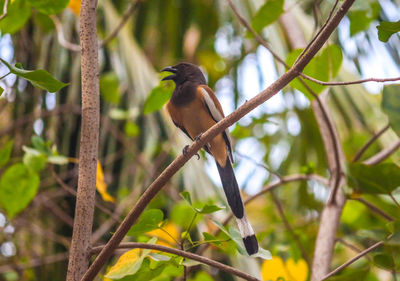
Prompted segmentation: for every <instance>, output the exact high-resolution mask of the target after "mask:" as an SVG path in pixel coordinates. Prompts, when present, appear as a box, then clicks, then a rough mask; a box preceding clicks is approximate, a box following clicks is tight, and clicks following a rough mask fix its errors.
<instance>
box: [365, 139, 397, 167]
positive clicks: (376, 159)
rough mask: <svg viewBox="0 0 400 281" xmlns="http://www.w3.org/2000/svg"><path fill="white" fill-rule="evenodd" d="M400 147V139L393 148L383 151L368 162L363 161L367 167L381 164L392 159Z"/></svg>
mask: <svg viewBox="0 0 400 281" xmlns="http://www.w3.org/2000/svg"><path fill="white" fill-rule="evenodd" d="M399 147H400V139H399V140H397V141H396V142H394V143H393V144H392V145H391V146H389V147H388V148H386V149H384V150H382V151H381V152H379V153H377V154H375V155H374V156H372V157H371V158H368V159H367V160H365V161H363V163H364V164H366V165H376V164H378V163H381V162H382V161H383V160H385V159H386V158H388V157H390V156H391V155H392V154H393V153H394V152H396V150H397V149H398V148H399Z"/></svg>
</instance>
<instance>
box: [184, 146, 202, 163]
mask: <svg viewBox="0 0 400 281" xmlns="http://www.w3.org/2000/svg"><path fill="white" fill-rule="evenodd" d="M188 149H189V145H185V147H184V148H183V149H182V154H183V155H184V156H186V154H187V150H188ZM195 155H196V156H197V160H200V155H199V154H198V153H197V152H196V154H195Z"/></svg>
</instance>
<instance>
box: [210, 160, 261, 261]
mask: <svg viewBox="0 0 400 281" xmlns="http://www.w3.org/2000/svg"><path fill="white" fill-rule="evenodd" d="M215 163H217V167H218V172H219V175H220V177H221V182H222V187H223V188H224V192H225V195H226V199H227V200H228V204H229V206H230V207H231V210H232V213H233V214H234V215H235V217H236V221H237V224H238V227H239V231H240V234H241V235H242V239H243V243H244V246H245V247H246V251H247V253H248V254H249V255H252V254H255V253H257V252H258V242H257V239H256V236H255V234H254V231H253V228H252V227H251V224H250V223H249V221H248V220H247V217H246V214H245V211H244V207H243V201H242V197H241V195H240V190H239V186H238V183H237V181H236V177H235V174H234V171H233V168H232V165H231V162H230V161H229V159H226V165H225V167H222V166H220V165H219V164H218V162H217V161H215Z"/></svg>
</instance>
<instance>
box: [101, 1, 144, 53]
mask: <svg viewBox="0 0 400 281" xmlns="http://www.w3.org/2000/svg"><path fill="white" fill-rule="evenodd" d="M143 1H144V0H134V1H132V2H131V4H130V5H129V8H128V9H127V10H126V11H125V13H124V14H123V16H122V19H121V21H120V22H119V24H118V25H117V27H116V28H115V29H114V30H113V31H112V32H111V33H110V34H109V35H108V36H107V37H106V38H104V40H103V41H102V42H101V43H100V44H99V47H100V48H103V47H104V46H105V45H107V44H108V43H110V41H111V40H112V39H114V37H116V36H117V35H118V33H119V31H120V30H121V29H122V27H124V25H125V24H126V22H127V21H128V19H129V17H130V16H131V15H132V14H133V12H134V11H135V9H136V8H137V7H138V6H139V4H140V3H141V2H143Z"/></svg>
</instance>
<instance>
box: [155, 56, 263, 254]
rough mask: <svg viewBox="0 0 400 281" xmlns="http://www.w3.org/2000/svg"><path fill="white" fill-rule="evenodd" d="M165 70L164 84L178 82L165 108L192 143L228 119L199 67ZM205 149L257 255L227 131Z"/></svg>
mask: <svg viewBox="0 0 400 281" xmlns="http://www.w3.org/2000/svg"><path fill="white" fill-rule="evenodd" d="M165 71H167V72H170V73H172V74H171V75H168V76H166V77H164V78H163V79H162V81H166V80H172V81H174V82H175V89H174V91H173V93H172V96H171V98H170V99H169V101H168V102H167V105H166V109H167V112H168V113H169V115H170V117H171V119H172V122H173V123H174V124H175V126H176V127H178V128H179V129H181V130H182V131H183V132H184V133H185V134H186V135H187V136H188V137H189V138H190V139H191V140H192V141H194V140H197V139H198V138H199V137H200V136H201V134H202V133H204V132H205V131H207V130H208V129H209V128H210V127H212V126H213V125H214V124H216V123H217V122H219V121H220V120H222V119H223V118H224V117H225V115H224V112H223V110H222V107H221V104H220V103H219V101H218V99H217V97H216V96H215V94H214V92H213V90H212V89H211V88H210V87H208V85H207V82H206V78H205V76H204V74H203V73H202V71H201V70H200V68H199V67H198V66H196V65H194V64H191V63H187V62H181V63H178V64H176V65H174V66H168V67H165V68H164V69H162V70H161V72H165ZM185 148H186V147H185ZM185 148H184V149H183V153H185ZM204 150H205V151H206V152H207V153H209V154H211V155H212V156H213V157H214V159H215V163H216V165H217V169H218V172H219V175H220V178H221V182H222V187H223V189H224V192H225V195H226V199H227V201H228V205H229V206H230V208H231V210H232V213H233V214H234V216H235V217H236V221H237V224H238V228H239V231H240V234H241V236H242V239H243V243H244V246H245V248H246V251H247V253H248V254H249V255H252V254H255V253H257V252H258V241H257V238H256V236H255V234H254V230H253V228H252V226H251V224H250V222H249V220H248V219H247V216H246V213H245V210H244V205H243V201H242V197H241V195H240V190H239V186H238V183H237V180H236V177H235V173H234V170H233V167H232V163H233V157H232V145H231V138H230V135H229V131H228V129H226V130H224V131H223V132H222V133H220V134H218V135H217V136H215V137H214V138H213V139H212V140H211V141H209V143H207V144H206V145H205V146H204Z"/></svg>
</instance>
